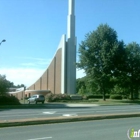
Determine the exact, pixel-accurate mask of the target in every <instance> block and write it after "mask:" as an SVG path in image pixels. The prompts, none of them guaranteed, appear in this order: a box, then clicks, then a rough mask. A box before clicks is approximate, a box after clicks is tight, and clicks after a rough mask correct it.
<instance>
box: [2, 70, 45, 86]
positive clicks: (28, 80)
mask: <svg viewBox="0 0 140 140" xmlns="http://www.w3.org/2000/svg"><path fill="white" fill-rule="evenodd" d="M43 72H44V69H33V68H8V69H7V68H1V69H0V74H2V75H6V79H7V80H9V81H11V82H13V83H14V84H15V85H18V84H24V85H26V86H27V87H28V86H30V85H31V84H33V83H34V82H35V81H36V80H37V79H38V78H39V77H40V76H41V75H42V74H43Z"/></svg>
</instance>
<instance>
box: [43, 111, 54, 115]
mask: <svg viewBox="0 0 140 140" xmlns="http://www.w3.org/2000/svg"><path fill="white" fill-rule="evenodd" d="M54 113H56V111H52V112H43V114H54Z"/></svg>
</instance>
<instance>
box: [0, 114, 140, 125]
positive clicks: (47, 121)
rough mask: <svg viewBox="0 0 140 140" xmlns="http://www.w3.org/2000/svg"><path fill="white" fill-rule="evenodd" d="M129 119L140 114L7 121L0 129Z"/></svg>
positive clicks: (0, 123)
mask: <svg viewBox="0 0 140 140" xmlns="http://www.w3.org/2000/svg"><path fill="white" fill-rule="evenodd" d="M130 117H140V113H139V112H138V113H131V114H130V113H123V114H122V113H121V114H103V115H85V116H74V117H53V118H40V119H23V120H9V121H0V127H12V126H25V125H37V124H51V123H65V122H77V121H90V120H103V119H118V118H130Z"/></svg>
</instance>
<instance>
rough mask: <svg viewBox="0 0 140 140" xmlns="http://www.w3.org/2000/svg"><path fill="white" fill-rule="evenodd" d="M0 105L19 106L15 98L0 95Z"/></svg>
mask: <svg viewBox="0 0 140 140" xmlns="http://www.w3.org/2000/svg"><path fill="white" fill-rule="evenodd" d="M0 105H20V102H19V100H18V99H17V98H16V97H15V96H10V95H1V96H0Z"/></svg>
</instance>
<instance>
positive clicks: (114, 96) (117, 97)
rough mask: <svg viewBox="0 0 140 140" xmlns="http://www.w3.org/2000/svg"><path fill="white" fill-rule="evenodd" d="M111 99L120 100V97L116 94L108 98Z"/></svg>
mask: <svg viewBox="0 0 140 140" xmlns="http://www.w3.org/2000/svg"><path fill="white" fill-rule="evenodd" d="M110 98H111V99H116V100H122V96H121V95H118V94H114V95H111V96H110Z"/></svg>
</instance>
